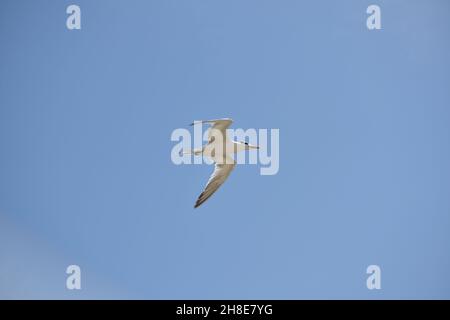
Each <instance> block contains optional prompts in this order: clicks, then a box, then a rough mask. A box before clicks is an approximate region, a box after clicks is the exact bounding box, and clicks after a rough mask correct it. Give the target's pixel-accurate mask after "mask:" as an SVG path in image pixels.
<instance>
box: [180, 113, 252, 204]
mask: <svg viewBox="0 0 450 320" xmlns="http://www.w3.org/2000/svg"><path fill="white" fill-rule="evenodd" d="M232 122H233V120H231V119H229V118H224V119H216V120H203V121H195V122H194V123H192V124H191V125H194V124H203V123H206V124H211V127H210V128H209V132H208V143H207V144H206V145H204V146H203V147H202V148H201V149H194V150H191V151H188V152H183V153H184V154H194V155H203V156H206V157H208V158H210V159H211V160H213V161H214V172H213V173H212V175H211V177H209V180H208V183H207V184H206V187H205V189H204V190H203V192H202V193H201V194H200V196H199V197H198V199H197V201H196V202H195V205H194V208H197V207H198V206H200V205H201V204H202V203H203V202H205V201H206V200H208V199H209V197H211V196H212V195H213V194H214V192H216V191H217V189H219V187H220V186H221V185H222V184H223V183H224V182H225V180H226V179H227V178H228V176H229V175H230V173H231V171H232V170H233V169H234V167H235V165H236V162H235V161H234V159H233V158H232V157H231V155H232V154H234V153H237V152H239V151H244V150H250V149H259V147H258V146H253V145H250V144H248V143H247V142H243V141H234V140H231V139H230V138H229V137H228V135H227V133H226V130H227V128H228V127H229V126H230V125H231V123H232Z"/></svg>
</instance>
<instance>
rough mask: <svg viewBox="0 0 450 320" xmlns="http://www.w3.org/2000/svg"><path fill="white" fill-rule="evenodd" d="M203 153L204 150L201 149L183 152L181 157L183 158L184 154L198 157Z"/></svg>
mask: <svg viewBox="0 0 450 320" xmlns="http://www.w3.org/2000/svg"><path fill="white" fill-rule="evenodd" d="M202 153H203V148H199V149H192V150H186V151H181V152H180V155H181V156H182V155H184V154H193V155H194V156H198V155H201V154H202Z"/></svg>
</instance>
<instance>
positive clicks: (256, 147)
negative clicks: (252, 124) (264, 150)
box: [250, 146, 259, 149]
mask: <svg viewBox="0 0 450 320" xmlns="http://www.w3.org/2000/svg"><path fill="white" fill-rule="evenodd" d="M250 149H259V146H251V147H250Z"/></svg>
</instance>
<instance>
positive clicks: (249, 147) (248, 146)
mask: <svg viewBox="0 0 450 320" xmlns="http://www.w3.org/2000/svg"><path fill="white" fill-rule="evenodd" d="M241 144H242V145H244V147H245V150H251V149H259V146H254V145H251V144H249V143H248V142H245V141H241Z"/></svg>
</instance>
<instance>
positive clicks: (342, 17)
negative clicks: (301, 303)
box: [0, 0, 450, 299]
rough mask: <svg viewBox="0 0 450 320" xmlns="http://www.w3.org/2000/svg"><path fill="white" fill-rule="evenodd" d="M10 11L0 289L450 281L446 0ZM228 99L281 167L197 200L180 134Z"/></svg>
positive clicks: (394, 288) (265, 294)
mask: <svg viewBox="0 0 450 320" xmlns="http://www.w3.org/2000/svg"><path fill="white" fill-rule="evenodd" d="M70 4H77V5H79V6H80V7H81V16H82V18H81V19H82V22H81V23H82V29H81V30H73V31H69V30H68V29H67V28H66V18H67V14H66V12H65V11H66V7H67V6H68V5H70ZM370 4H377V5H379V6H380V8H381V19H382V29H381V30H376V31H369V30H368V29H367V28H366V18H367V14H366V8H367V7H368V6H369V5H370ZM1 7H2V8H1V11H0V39H1V43H2V45H1V50H0V66H1V72H0V93H1V94H0V152H1V157H0V298H62V299H78V298H136V299H175V298H177V299H180V298H181V299H197V298H201V299H217V298H235V299H243V298H246V299H248V298H254V299H309V298H323V299H329V298H341V299H347V298H358V299H380V298H386V299H392V298H425V299H428V298H446V299H448V298H450V275H449V273H448V270H450V254H449V252H450V234H449V230H450V198H449V194H450V167H449V165H448V164H449V163H450V126H449V123H450V111H449V107H450V90H449V85H450V62H449V59H448V57H449V56H450V43H449V36H448V32H449V30H450V21H449V20H448V14H449V13H450V3H449V2H448V1H445V0H442V1H438V0H433V1H425V0H423V1H418V0H415V1H379V0H378V1H356V0H355V1H294V0H292V1H288V0H283V1H273V0H272V1H268V0H265V1H259V0H258V1H257V0H247V1H240V0H239V1H238V0H231V1H218V0H216V1H200V0H191V1H166V0H164V1H162V0H161V1H159V0H158V1H157V0H154V1H136V0H135V1H124V0H115V1H81V0H78V1H3V2H2V4H1ZM222 117H230V118H233V119H234V124H233V127H234V128H244V129H246V128H279V129H280V170H279V172H278V174H277V175H274V176H261V175H260V174H259V166H257V165H247V166H246V165H241V166H238V168H236V169H235V171H234V172H233V173H232V175H231V176H230V179H229V180H228V181H227V182H226V183H225V185H224V186H223V188H222V189H220V190H219V191H218V193H217V194H216V195H214V196H213V197H212V198H211V199H210V200H209V201H207V202H206V203H205V204H204V205H203V206H202V207H200V208H198V209H195V210H194V209H193V204H194V202H195V199H196V197H197V196H198V194H199V193H200V192H201V189H202V188H203V186H204V184H205V182H206V180H207V178H208V177H209V175H210V173H211V171H212V167H211V166H208V165H202V166H199V165H195V166H194V165H191V166H189V165H185V166H175V165H174V164H173V163H172V162H171V160H170V151H171V148H172V147H173V146H174V144H175V143H173V142H171V141H170V135H171V133H172V131H173V130H174V129H176V128H180V127H187V124H188V123H190V122H192V121H193V120H198V119H210V118H222ZM70 264H77V265H79V266H80V267H81V270H82V289H81V290H80V291H69V290H67V289H66V288H65V281H66V276H67V275H66V274H65V269H66V267H67V266H68V265H70ZM371 264H376V265H379V266H380V267H381V271H382V280H381V282H382V289H381V290H368V289H367V288H366V278H367V275H366V273H365V272H366V268H367V266H369V265H371Z"/></svg>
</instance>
